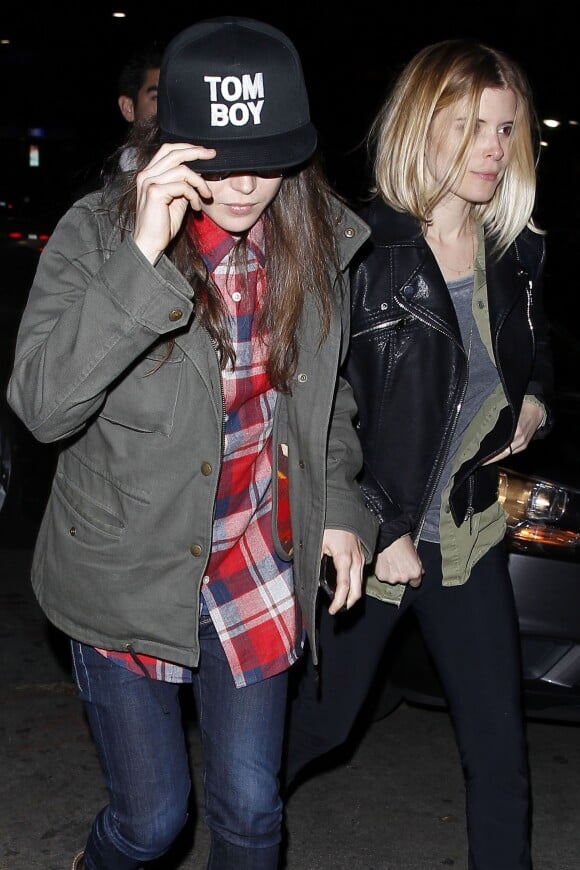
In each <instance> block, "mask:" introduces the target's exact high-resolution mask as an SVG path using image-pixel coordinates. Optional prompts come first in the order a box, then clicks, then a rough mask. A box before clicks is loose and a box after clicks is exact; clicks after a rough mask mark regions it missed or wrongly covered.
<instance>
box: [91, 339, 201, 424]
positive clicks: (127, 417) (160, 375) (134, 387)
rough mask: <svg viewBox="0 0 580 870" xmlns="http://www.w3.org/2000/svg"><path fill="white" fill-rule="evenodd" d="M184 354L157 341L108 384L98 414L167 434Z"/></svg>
mask: <svg viewBox="0 0 580 870" xmlns="http://www.w3.org/2000/svg"><path fill="white" fill-rule="evenodd" d="M184 364H185V354H184V353H183V351H182V350H181V349H179V348H177V347H173V350H172V352H171V354H170V355H169V356H168V347H167V345H160V346H159V347H157V348H155V350H154V351H153V352H150V353H149V354H148V355H147V356H144V357H142V358H141V359H140V360H139V361H138V362H137V363H136V364H135V365H134V366H133V367H132V368H131V369H130V370H129V371H128V372H127V373H126V374H125V375H124V376H123V377H122V378H121V379H120V380H119V381H118V382H117V383H116V384H115V385H114V386H113V387H112V388H111V391H110V393H109V395H108V397H107V400H106V402H105V405H104V406H103V409H102V410H101V415H100V416H101V417H103V418H104V419H105V420H108V421H109V422H111V423H116V424H118V425H120V426H125V427H126V428H128V429H133V430H135V431H137V432H159V433H161V434H162V435H169V434H170V432H171V430H172V429H173V424H174V419H175V411H176V408H177V401H178V396H179V388H180V384H181V378H182V377H183V366H184Z"/></svg>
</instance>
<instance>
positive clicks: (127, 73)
mask: <svg viewBox="0 0 580 870" xmlns="http://www.w3.org/2000/svg"><path fill="white" fill-rule="evenodd" d="M160 64H161V51H160V50H159V49H157V48H150V49H149V48H148V49H140V50H137V51H134V52H133V54H132V55H131V57H130V58H129V60H128V61H127V63H126V64H125V66H124V67H123V68H122V70H121V72H120V74H119V79H118V86H117V93H118V95H119V96H118V97H117V102H118V104H119V110H120V112H121V114H122V116H123V118H124V119H125V121H127V124H128V125H131V124H133V122H134V121H143V120H145V119H146V118H151V117H152V116H153V115H156V114H157V84H158V82H159V66H160ZM127 132H128V131H127ZM120 166H121V169H125V170H128V169H131V168H132V154H131V150H130V149H129V148H126V149H125V150H124V151H123V153H122V154H121V157H120Z"/></svg>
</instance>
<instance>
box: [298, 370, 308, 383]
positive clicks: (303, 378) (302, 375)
mask: <svg viewBox="0 0 580 870" xmlns="http://www.w3.org/2000/svg"><path fill="white" fill-rule="evenodd" d="M297 380H298V383H299V384H305V383H306V381H307V380H308V375H307V374H305V373H304V372H300V374H299V375H298V377H297Z"/></svg>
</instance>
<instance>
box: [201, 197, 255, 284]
mask: <svg viewBox="0 0 580 870" xmlns="http://www.w3.org/2000/svg"><path fill="white" fill-rule="evenodd" d="M188 231H189V233H190V234H191V236H192V237H193V238H195V239H196V241H197V243H198V245H199V248H200V252H201V256H202V259H203V262H204V263H205V265H206V266H207V269H208V271H209V272H215V270H216V268H217V267H218V266H219V264H220V263H221V262H222V261H223V260H225V258H226V257H227V256H228V254H230V253H231V251H233V249H234V247H235V245H236V242H237V238H236V237H235V236H232V234H231V233H228V232H227V231H226V230H224V229H222V227H220V226H218V225H217V224H216V222H215V221H213V220H212V219H211V218H210V217H208V215H206V214H205V213H204V212H195V213H194V214H192V215H191V216H190V218H189V221H188ZM246 244H247V246H248V248H249V250H250V251H251V252H252V253H253V254H254V256H255V257H256V260H257V262H258V263H259V265H260V266H262V267H263V266H264V265H265V263H266V252H265V238H264V221H263V219H262V218H260V220H259V221H257V222H256V223H255V224H254V226H253V227H252V228H251V229H250V231H249V232H248V235H247V239H246Z"/></svg>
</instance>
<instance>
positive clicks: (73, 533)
mask: <svg viewBox="0 0 580 870" xmlns="http://www.w3.org/2000/svg"><path fill="white" fill-rule="evenodd" d="M68 533H69V535H70V536H71V538H74V537H75V535H76V533H77V527H76V526H71V527H70V529H69V530H68Z"/></svg>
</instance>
